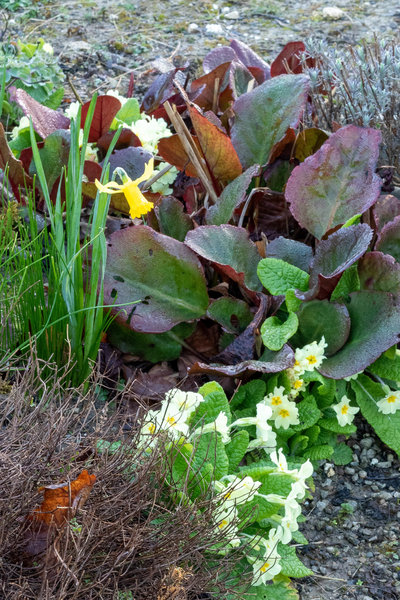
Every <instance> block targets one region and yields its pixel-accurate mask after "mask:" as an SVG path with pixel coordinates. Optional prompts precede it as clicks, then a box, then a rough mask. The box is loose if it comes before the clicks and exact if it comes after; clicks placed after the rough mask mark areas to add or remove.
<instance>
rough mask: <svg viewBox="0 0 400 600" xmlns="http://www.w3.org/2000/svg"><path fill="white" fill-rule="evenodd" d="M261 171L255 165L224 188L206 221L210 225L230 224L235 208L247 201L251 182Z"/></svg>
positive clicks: (210, 209) (208, 212)
mask: <svg viewBox="0 0 400 600" xmlns="http://www.w3.org/2000/svg"><path fill="white" fill-rule="evenodd" d="M259 170H260V167H259V165H253V166H252V167H249V168H248V169H247V170H246V171H245V172H244V173H242V174H241V175H239V177H236V179H234V180H233V181H231V182H230V183H228V185H227V186H226V187H224V189H223V190H222V193H221V195H220V197H219V198H218V200H217V202H216V203H215V204H214V205H213V206H210V208H209V209H208V210H207V215H206V220H207V223H208V224H209V225H223V224H224V223H229V221H230V220H231V218H232V215H233V212H234V210H235V208H237V207H238V206H239V205H240V204H241V203H242V202H243V200H244V199H245V196H246V192H247V190H248V187H249V185H250V183H251V180H252V179H253V177H255V176H256V175H258V173H259Z"/></svg>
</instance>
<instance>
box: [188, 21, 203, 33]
mask: <svg viewBox="0 0 400 600" xmlns="http://www.w3.org/2000/svg"><path fill="white" fill-rule="evenodd" d="M187 30H188V33H197V32H198V31H200V27H199V26H198V25H197V23H190V25H188V28H187Z"/></svg>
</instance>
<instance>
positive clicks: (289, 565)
mask: <svg viewBox="0 0 400 600" xmlns="http://www.w3.org/2000/svg"><path fill="white" fill-rule="evenodd" d="M278 552H279V554H280V555H281V565H282V570H281V573H282V575H286V576H287V577H309V576H310V575H313V572H312V571H311V570H310V569H309V568H308V567H306V566H305V565H303V563H302V562H301V560H299V558H298V557H297V555H296V549H295V548H294V547H293V546H288V545H287V544H281V543H279V544H278Z"/></svg>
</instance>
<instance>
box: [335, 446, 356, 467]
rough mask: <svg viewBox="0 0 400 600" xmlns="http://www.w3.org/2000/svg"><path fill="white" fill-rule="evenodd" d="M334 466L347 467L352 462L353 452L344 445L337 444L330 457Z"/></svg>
mask: <svg viewBox="0 0 400 600" xmlns="http://www.w3.org/2000/svg"><path fill="white" fill-rule="evenodd" d="M330 458H331V460H333V462H334V463H335V465H348V464H349V463H351V461H352V460H353V451H352V449H351V448H349V446H347V445H346V444H345V443H341V444H338V445H337V446H335V448H334V450H333V454H332V456H331V457H330Z"/></svg>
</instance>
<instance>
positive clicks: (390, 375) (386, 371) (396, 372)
mask: <svg viewBox="0 0 400 600" xmlns="http://www.w3.org/2000/svg"><path fill="white" fill-rule="evenodd" d="M368 371H370V372H371V373H374V375H378V377H384V378H385V379H390V380H391V381H400V355H399V354H397V353H396V354H395V355H394V357H393V358H389V357H388V356H387V353H386V352H385V353H384V354H382V355H381V356H380V357H379V358H378V360H376V361H375V362H374V363H372V365H370V366H369V367H368Z"/></svg>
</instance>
